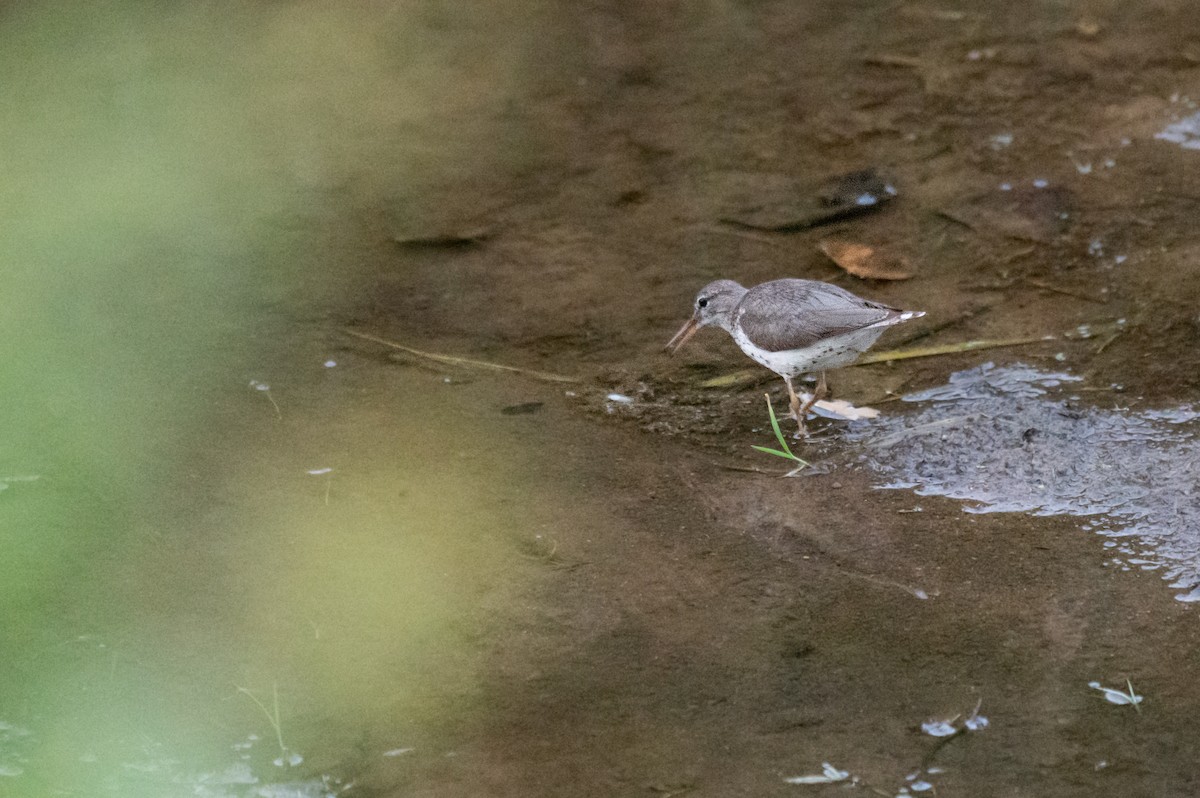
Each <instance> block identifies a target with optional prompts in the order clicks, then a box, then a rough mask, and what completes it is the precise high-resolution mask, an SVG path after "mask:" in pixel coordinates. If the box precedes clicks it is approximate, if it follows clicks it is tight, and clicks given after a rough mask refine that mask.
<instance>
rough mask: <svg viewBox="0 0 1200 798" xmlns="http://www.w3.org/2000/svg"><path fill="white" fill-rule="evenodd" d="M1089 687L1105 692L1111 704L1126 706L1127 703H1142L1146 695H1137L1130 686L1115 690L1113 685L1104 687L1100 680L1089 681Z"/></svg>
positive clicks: (1105, 696) (1134, 704)
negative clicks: (1125, 688) (1126, 688)
mask: <svg viewBox="0 0 1200 798" xmlns="http://www.w3.org/2000/svg"><path fill="white" fill-rule="evenodd" d="M1088 687H1090V688H1092V689H1093V690H1099V691H1100V692H1101V693H1103V694H1104V700H1105V701H1107V702H1108V703H1110V704H1117V705H1120V706H1124V705H1126V704H1129V705H1133V706H1136V705H1137V704H1140V703H1142V699H1143V698H1144V696H1140V695H1137V694H1136V693H1134V692H1133V687H1132V686H1130V687H1129V689H1128V690H1127V691H1126V690H1114V689H1113V688H1111V687H1103V686H1102V685H1101V684H1100V682H1088Z"/></svg>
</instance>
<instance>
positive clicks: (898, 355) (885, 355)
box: [850, 335, 1055, 366]
mask: <svg viewBox="0 0 1200 798" xmlns="http://www.w3.org/2000/svg"><path fill="white" fill-rule="evenodd" d="M1053 340H1055V337H1054V336H1053V335H1039V336H1038V337H1036V338H1009V339H1006V340H998V341H963V342H962V343H960V344H944V345H942V346H925V347H920V348H917V349H892V350H890V351H888V352H879V353H877V354H874V355H865V356H863V357H861V358H859V359H858V360H857V361H855V362H854V363H851V364H850V365H852V366H866V365H868V364H870V363H891V362H892V361H894V360H911V359H912V358H917V357H936V356H937V355H954V354H958V353H959V352H974V351H975V350H977V349H996V348H998V347H1002V346H1023V345H1025V344H1036V343H1041V342H1042V341H1053Z"/></svg>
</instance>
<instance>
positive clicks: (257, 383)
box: [250, 380, 271, 391]
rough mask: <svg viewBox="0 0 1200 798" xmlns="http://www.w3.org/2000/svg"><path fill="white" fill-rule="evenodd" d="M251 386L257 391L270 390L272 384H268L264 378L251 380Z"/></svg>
mask: <svg viewBox="0 0 1200 798" xmlns="http://www.w3.org/2000/svg"><path fill="white" fill-rule="evenodd" d="M250 387H251V388H253V389H254V390H256V391H269V390H271V386H270V385H267V384H266V383H265V382H263V381H262V380H250Z"/></svg>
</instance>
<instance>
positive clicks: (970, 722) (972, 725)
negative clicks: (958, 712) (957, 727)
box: [963, 715, 990, 731]
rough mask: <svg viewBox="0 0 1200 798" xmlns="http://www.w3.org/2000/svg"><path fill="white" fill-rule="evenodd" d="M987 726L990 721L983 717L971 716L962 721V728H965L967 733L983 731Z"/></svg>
mask: <svg viewBox="0 0 1200 798" xmlns="http://www.w3.org/2000/svg"><path fill="white" fill-rule="evenodd" d="M989 724H990V721H989V720H988V719H987V718H986V717H984V716H983V715H972V716H971V717H969V718H967V719H966V720H964V721H963V726H966V727H967V730H968V731H983V730H984V729H986V728H987V727H988V725H989Z"/></svg>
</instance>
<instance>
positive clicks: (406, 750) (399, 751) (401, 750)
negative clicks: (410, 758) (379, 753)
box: [383, 748, 417, 756]
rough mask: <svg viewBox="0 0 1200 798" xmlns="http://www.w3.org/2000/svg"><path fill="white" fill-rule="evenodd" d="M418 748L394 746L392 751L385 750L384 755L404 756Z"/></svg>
mask: <svg viewBox="0 0 1200 798" xmlns="http://www.w3.org/2000/svg"><path fill="white" fill-rule="evenodd" d="M416 750H417V749H415V748H393V749H392V750H391V751H384V752H383V755H384V756H403V755H404V754H411V753H412V752H413V751H416Z"/></svg>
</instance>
